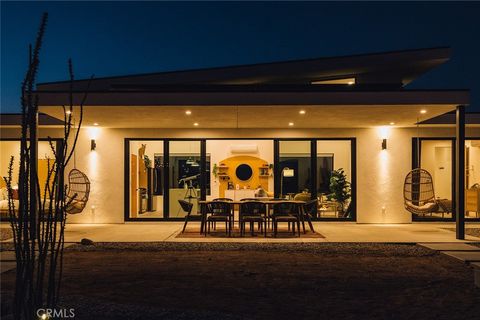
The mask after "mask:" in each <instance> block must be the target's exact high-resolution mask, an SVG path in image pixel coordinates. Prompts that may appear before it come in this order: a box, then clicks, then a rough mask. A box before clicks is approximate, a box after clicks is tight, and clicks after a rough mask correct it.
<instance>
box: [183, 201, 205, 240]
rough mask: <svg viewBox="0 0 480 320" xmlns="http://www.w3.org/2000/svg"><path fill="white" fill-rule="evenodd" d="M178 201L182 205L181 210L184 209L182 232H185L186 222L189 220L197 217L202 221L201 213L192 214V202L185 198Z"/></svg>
mask: <svg viewBox="0 0 480 320" xmlns="http://www.w3.org/2000/svg"><path fill="white" fill-rule="evenodd" d="M178 203H180V206H181V207H182V210H183V211H185V213H186V215H185V223H184V224H183V229H182V233H184V232H185V228H186V227H187V223H188V221H189V220H196V219H198V220H199V221H202V215H201V214H196V213H194V214H192V209H193V203H190V202H188V201H185V200H178Z"/></svg>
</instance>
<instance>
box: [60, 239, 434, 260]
mask: <svg viewBox="0 0 480 320" xmlns="http://www.w3.org/2000/svg"><path fill="white" fill-rule="evenodd" d="M65 251H81V252H102V251H122V252H124V251H137V252H142V251H143V252H145V251H147V252H155V251H239V252H241V251H264V252H284V253H289V252H294V253H299V252H305V253H317V254H322V255H368V256H378V257H381V256H395V257H402V256H405V257H414V256H419V257H421V256H431V255H435V254H436V252H435V251H432V250H429V249H426V248H423V247H419V246H416V245H414V244H384V243H324V242H323V243H231V242H228V243H225V242H224V243H221V242H210V243H205V242H203V243H201V242H186V243H185V242H144V243H129V242H115V243H112V242H108V243H107V242H105V243H102V242H98V243H95V244H94V245H91V246H84V245H80V244H75V245H73V246H70V247H68V248H66V249H65Z"/></svg>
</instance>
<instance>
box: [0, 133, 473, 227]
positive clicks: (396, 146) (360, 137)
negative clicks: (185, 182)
mask: <svg viewBox="0 0 480 320" xmlns="http://www.w3.org/2000/svg"><path fill="white" fill-rule="evenodd" d="M389 131H390V132H387V133H384V132H382V131H381V130H379V129H378V128H371V129H334V130H326V129H318V130H315V129H310V130H300V129H285V130H278V129H277V130H261V129H256V130H243V129H240V130H202V129H197V130H165V129H108V128H95V129H89V128H85V129H84V130H82V132H81V134H80V138H79V141H78V144H77V150H76V160H77V167H78V168H79V169H80V170H83V171H84V172H85V173H86V174H87V175H88V176H89V178H90V180H91V182H92V186H91V195H90V201H89V204H88V208H87V210H85V212H84V213H82V214H80V215H76V216H70V217H69V222H70V223H123V222H124V138H126V137H130V138H199V137H202V138H210V137H217V138H218V137H221V138H250V137H255V138H282V137H284V138H287V137H288V138H300V137H307V138H313V137H318V138H321V137H330V138H333V137H354V138H356V140H357V222H359V223H409V222H411V215H410V214H409V213H408V212H406V211H405V210H404V208H403V195H402V187H403V179H404V177H405V175H406V174H407V173H408V171H409V170H410V168H411V157H412V156H411V152H412V151H411V149H412V147H411V141H412V140H411V139H412V137H416V136H417V131H416V129H401V128H399V129H397V128H391V130H389ZM478 131H479V130H478V128H475V129H472V128H469V129H468V130H467V135H470V136H474V135H476V136H479V135H480V134H479V133H478ZM1 134H2V137H3V138H8V137H18V129H8V128H2V129H1ZM59 134H60V131H59V130H58V129H49V130H46V129H41V130H40V135H41V136H46V135H51V136H53V137H55V136H58V135H59ZM385 134H386V135H387V138H388V148H387V150H382V148H381V141H382V136H383V135H385ZM420 135H421V136H422V137H442V136H444V137H446V136H453V135H454V131H453V129H452V128H438V129H425V128H422V131H421V134H420ZM91 138H95V139H96V142H97V148H96V150H95V151H90V139H91ZM2 152H3V150H2ZM265 160H267V161H269V159H265ZM72 165H73V162H72V163H70V166H72Z"/></svg>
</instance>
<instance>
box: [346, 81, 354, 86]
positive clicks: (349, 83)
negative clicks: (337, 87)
mask: <svg viewBox="0 0 480 320" xmlns="http://www.w3.org/2000/svg"><path fill="white" fill-rule="evenodd" d="M347 83H348V85H349V86H351V85H352V84H354V83H355V82H353V81H348V82H347Z"/></svg>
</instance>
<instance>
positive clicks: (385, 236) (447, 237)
mask: <svg viewBox="0 0 480 320" xmlns="http://www.w3.org/2000/svg"><path fill="white" fill-rule="evenodd" d="M313 224H314V227H315V231H316V232H318V233H320V234H321V235H323V236H324V238H307V237H302V236H300V238H299V237H289V238H277V239H275V238H264V237H262V236H258V237H253V238H252V237H244V238H227V237H221V238H220V237H219V238H212V237H207V238H204V237H192V238H188V237H181V238H177V235H178V234H179V233H180V232H181V229H182V227H183V222H150V223H146V222H143V223H135V222H131V223H125V224H68V225H67V229H66V234H65V239H66V242H79V241H80V240H81V239H82V238H88V239H91V240H93V241H94V242H161V241H167V242H280V243H285V242H383V243H417V242H421V243H428V242H479V241H480V238H478V237H473V236H470V235H467V236H466V237H465V241H461V240H456V239H455V232H452V231H450V230H447V229H449V228H455V223H453V222H451V223H412V224H357V223H353V222H352V223H350V222H328V223H325V222H313ZM189 227H198V228H200V223H198V222H191V223H189ZM1 228H9V225H8V224H7V223H2V224H1ZM468 228H480V223H467V229H468ZM7 241H11V239H10V240H7Z"/></svg>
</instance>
